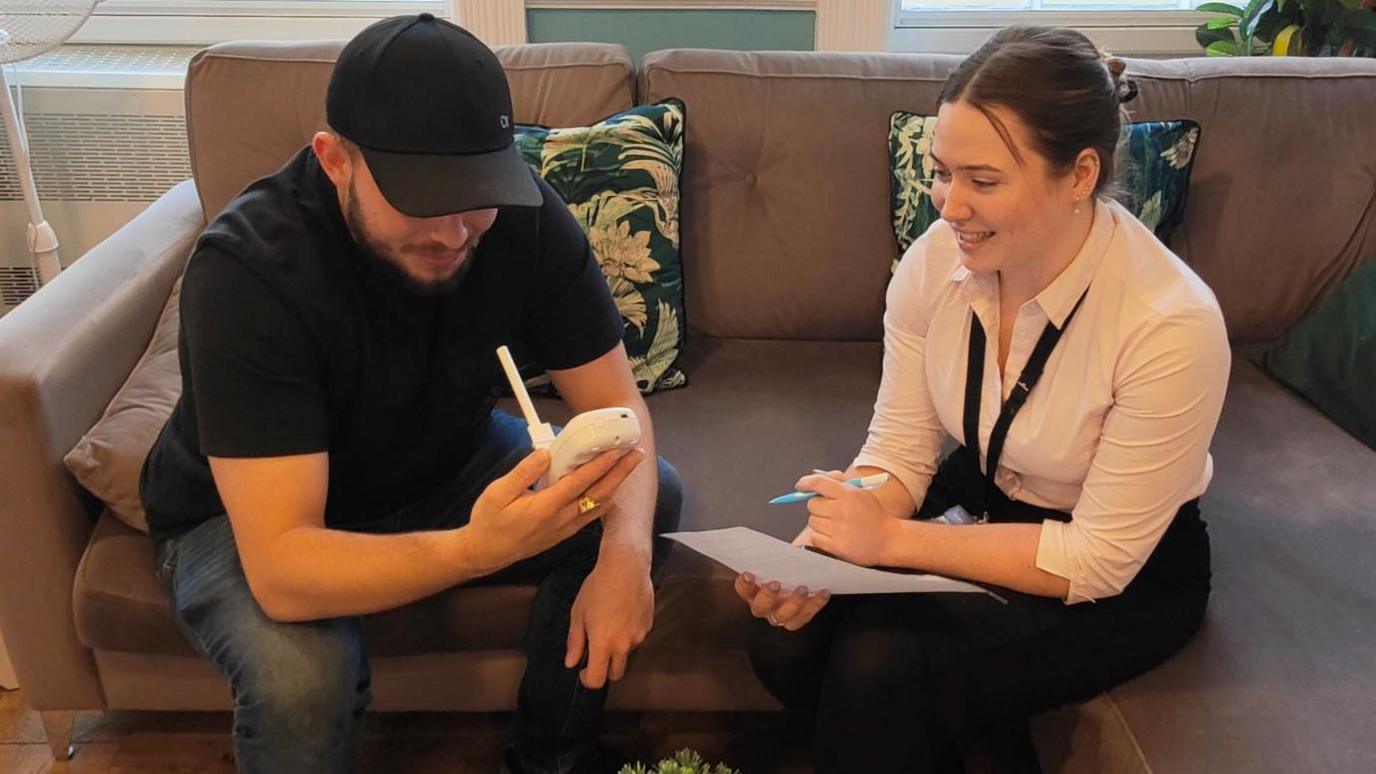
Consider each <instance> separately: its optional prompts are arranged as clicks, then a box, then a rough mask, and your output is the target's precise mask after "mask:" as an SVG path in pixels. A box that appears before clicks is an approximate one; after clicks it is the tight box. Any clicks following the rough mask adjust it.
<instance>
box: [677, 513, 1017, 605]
mask: <svg viewBox="0 0 1376 774" xmlns="http://www.w3.org/2000/svg"><path fill="white" fill-rule="evenodd" d="M664 537H667V538H669V539H671V540H676V541H678V542H679V543H682V544H683V545H685V546H687V547H689V548H691V549H693V550H694V551H697V552H698V553H700V554H702V555H703V556H706V557H708V558H711V559H715V560H716V561H718V562H721V563H722V564H724V565H726V566H727V567H730V568H731V569H732V570H735V571H736V572H748V573H751V574H753V575H754V576H755V577H756V578H758V579H759V580H760V582H761V583H768V582H769V581H778V582H779V584H780V585H781V586H782V587H783V591H785V592H787V591H790V590H792V589H793V588H794V587H796V586H807V587H808V589H811V590H814V591H820V590H822V589H827V590H829V591H830V592H831V593H832V594H908V593H914V592H917V593H929V592H934V591H956V592H966V593H973V592H979V593H983V594H988V595H989V596H991V597H994V598H995V599H999V596H998V595H997V594H994V593H992V592H990V591H988V590H987V589H984V588H981V587H979V586H976V585H975V584H973V583H965V582H964V581H958V580H951V579H950V578H945V577H942V576H940V575H909V574H907V573H900V572H886V571H884V570H875V569H871V568H869V567H860V566H858V565H854V564H851V563H850V562H843V561H841V560H840V559H833V558H831V557H829V556H823V555H821V554H818V553H814V552H812V551H808V550H807V549H804V548H801V547H799V546H795V545H793V544H791V543H786V542H784V541H782V540H779V539H778V538H774V537H770V536H769V535H766V534H764V533H762V532H756V531H755V530H753V529H750V528H749V527H728V528H726V529H714V530H707V531H704V532H672V533H669V534H666V535H664Z"/></svg>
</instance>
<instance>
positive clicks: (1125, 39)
mask: <svg viewBox="0 0 1376 774" xmlns="http://www.w3.org/2000/svg"><path fill="white" fill-rule="evenodd" d="M1163 5H1164V4H1163ZM892 9H893V13H892V24H891V25H890V29H889V45H888V50H889V51H894V52H904V53H908V52H925V53H935V54H969V53H971V52H973V51H974V50H975V49H976V48H979V46H980V44H981V43H983V42H984V41H985V40H986V39H988V37H989V36H990V35H992V34H993V33H994V31H996V30H998V29H1000V28H1002V27H1006V26H1008V25H1010V24H1045V25H1050V26H1062V27H1071V28H1073V29H1076V30H1079V31H1081V32H1083V33H1084V34H1085V35H1087V36H1089V38H1090V39H1091V40H1093V41H1094V42H1095V43H1096V44H1098V45H1099V46H1101V47H1103V48H1105V49H1107V50H1109V51H1112V52H1113V53H1115V54H1120V55H1124V56H1202V55H1203V54H1204V51H1203V49H1202V48H1200V46H1199V43H1198V42H1197V41H1196V40H1195V37H1194V33H1195V28H1197V27H1198V26H1199V25H1200V24H1203V23H1204V22H1206V21H1208V20H1209V19H1211V18H1213V15H1211V14H1208V13H1201V12H1200V11H1194V10H1185V9H1182V8H1178V7H1174V8H1172V7H1162V8H1155V9H1152V8H1140V9H1111V8H1101V9H1094V8H1084V9H1065V8H1057V9H1046V10H1027V9H1024V10H984V9H981V10H955V9H950V10H932V11H903V10H902V0H892Z"/></svg>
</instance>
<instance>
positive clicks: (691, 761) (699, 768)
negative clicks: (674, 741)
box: [620, 750, 741, 774]
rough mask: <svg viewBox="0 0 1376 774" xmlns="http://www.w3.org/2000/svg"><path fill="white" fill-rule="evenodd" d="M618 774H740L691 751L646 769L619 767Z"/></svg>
mask: <svg viewBox="0 0 1376 774" xmlns="http://www.w3.org/2000/svg"><path fill="white" fill-rule="evenodd" d="M620 774H741V773H740V772H739V771H737V770H735V769H733V768H731V767H730V766H727V765H726V764H724V763H718V764H717V765H715V766H713V765H711V764H709V763H707V761H704V760H703V759H702V756H701V755H698V754H697V753H695V752H693V751H692V750H679V751H678V752H676V753H674V757H673V758H665V759H664V760H662V761H660V762H659V763H656V764H655V765H654V766H652V767H649V768H647V767H646V766H645V764H643V763H636V764H628V765H625V766H622V767H621V772H620Z"/></svg>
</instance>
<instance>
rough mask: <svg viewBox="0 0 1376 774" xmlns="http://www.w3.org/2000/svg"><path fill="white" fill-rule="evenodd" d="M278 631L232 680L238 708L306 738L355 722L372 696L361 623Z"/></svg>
mask: <svg viewBox="0 0 1376 774" xmlns="http://www.w3.org/2000/svg"><path fill="white" fill-rule="evenodd" d="M274 629H276V630H277V631H274V632H272V633H270V634H267V635H266V636H263V637H261V639H260V642H259V643H258V647H256V648H254V649H253V651H252V653H251V654H246V655H247V656H248V657H246V658H243V659H241V661H240V663H239V665H238V668H237V670H236V673H234V674H231V676H230V682H231V685H232V687H233V688H234V694H235V696H234V698H235V706H236V708H237V709H239V710H240V711H241V712H248V713H249V714H250V715H251V716H252V717H253V718H256V719H259V720H261V721H262V722H264V723H269V724H273V726H274V727H277V728H285V729H292V730H293V731H295V732H298V733H303V734H310V732H311V729H315V728H321V729H324V728H329V727H333V726H336V725H338V724H340V723H351V722H354V721H356V720H357V718H359V717H360V716H361V715H362V713H363V711H364V709H366V707H367V705H368V703H369V701H370V700H371V698H372V690H371V677H370V673H369V669H368V661H367V657H366V655H365V653H364V650H363V643H362V639H361V637H359V635H358V628H357V623H356V622H346V621H344V620H335V621H314V622H309V623H294V624H277V625H276V626H275V627H274ZM241 720H243V718H241Z"/></svg>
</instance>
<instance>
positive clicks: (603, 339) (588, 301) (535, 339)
mask: <svg viewBox="0 0 1376 774" xmlns="http://www.w3.org/2000/svg"><path fill="white" fill-rule="evenodd" d="M538 182H539V185H540V188H541V190H542V191H543V192H544V195H545V202H544V204H543V205H542V206H541V208H540V215H539V220H538V228H539V239H538V245H537V248H536V249H537V251H538V253H539V254H538V256H537V260H536V265H535V287H534V289H533V290H532V293H531V297H530V299H529V302H528V303H527V305H526V309H527V310H528V311H527V314H526V317H525V319H524V320H523V321H522V327H523V329H524V330H523V334H524V338H525V340H526V341H527V342H529V344H530V347H531V350H532V352H533V353H534V354H535V357H536V359H537V360H538V362H539V363H540V364H541V365H542V366H544V367H545V368H550V369H554V370H562V369H567V368H576V367H578V366H580V365H584V364H586V363H589V362H591V361H593V360H596V359H597V358H599V357H601V356H602V355H605V354H607V353H608V352H610V351H611V349H612V348H613V347H615V346H616V344H617V342H619V341H621V336H622V333H623V331H624V329H625V328H624V323H622V321H621V314H620V312H618V311H617V309H616V302H615V301H613V300H612V295H611V292H610V291H609V290H608V289H607V281H606V279H604V278H603V276H602V269H601V267H599V266H598V264H597V259H596V257H595V256H594V255H593V251H592V247H591V246H590V245H589V244H588V239H587V236H586V235H584V233H583V230H582V228H580V227H579V225H578V221H576V220H575V219H574V217H573V214H572V213H570V212H569V209H568V206H567V205H565V204H564V202H563V200H562V199H560V198H559V195H558V194H557V193H555V192H554V190H553V189H551V188H550V187H549V185H547V184H546V183H545V182H544V181H543V180H541V181H538Z"/></svg>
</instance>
